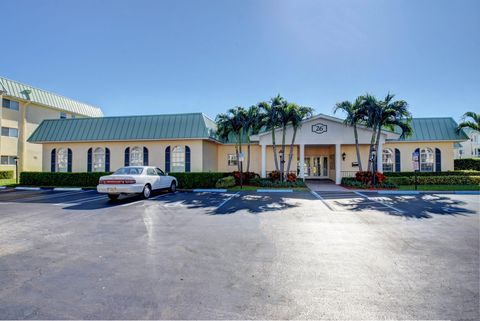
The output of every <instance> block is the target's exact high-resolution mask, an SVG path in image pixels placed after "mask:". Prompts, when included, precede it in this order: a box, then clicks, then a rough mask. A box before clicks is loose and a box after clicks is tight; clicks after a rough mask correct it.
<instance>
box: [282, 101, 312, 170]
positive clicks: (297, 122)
mask: <svg viewBox="0 0 480 321" xmlns="http://www.w3.org/2000/svg"><path fill="white" fill-rule="evenodd" d="M288 109H289V110H290V112H289V113H290V122H291V124H292V128H293V135H292V141H291V143H290V153H289V155H288V165H287V174H288V173H289V172H290V166H291V164H292V158H293V145H294V144H295V138H296V136H297V131H298V129H299V128H300V127H301V125H302V121H303V120H304V119H305V118H308V117H311V116H312V114H313V108H310V107H303V106H298V105H296V104H293V103H292V104H289V105H288ZM302 162H303V160H302Z"/></svg>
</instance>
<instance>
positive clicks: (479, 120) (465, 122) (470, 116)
mask: <svg viewBox="0 0 480 321" xmlns="http://www.w3.org/2000/svg"><path fill="white" fill-rule="evenodd" d="M463 128H470V129H473V130H476V131H479V132H480V114H477V113H474V112H473V111H467V112H466V113H465V114H463V116H462V122H461V123H460V124H458V127H457V132H460V131H461V130H462V129H463Z"/></svg>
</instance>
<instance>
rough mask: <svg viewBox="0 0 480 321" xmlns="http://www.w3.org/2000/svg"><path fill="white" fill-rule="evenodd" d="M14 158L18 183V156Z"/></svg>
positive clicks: (16, 181)
mask: <svg viewBox="0 0 480 321" xmlns="http://www.w3.org/2000/svg"><path fill="white" fill-rule="evenodd" d="M13 159H14V160H15V183H16V184H18V157H17V156H14V157H13Z"/></svg>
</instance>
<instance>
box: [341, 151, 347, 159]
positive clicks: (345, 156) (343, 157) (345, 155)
mask: <svg viewBox="0 0 480 321" xmlns="http://www.w3.org/2000/svg"><path fill="white" fill-rule="evenodd" d="M345 158H347V154H346V153H345V152H343V154H342V160H345Z"/></svg>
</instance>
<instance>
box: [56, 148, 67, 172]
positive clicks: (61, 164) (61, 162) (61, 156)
mask: <svg viewBox="0 0 480 321" xmlns="http://www.w3.org/2000/svg"><path fill="white" fill-rule="evenodd" d="M57 171H59V172H68V150H67V149H66V148H59V149H58V152H57Z"/></svg>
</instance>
